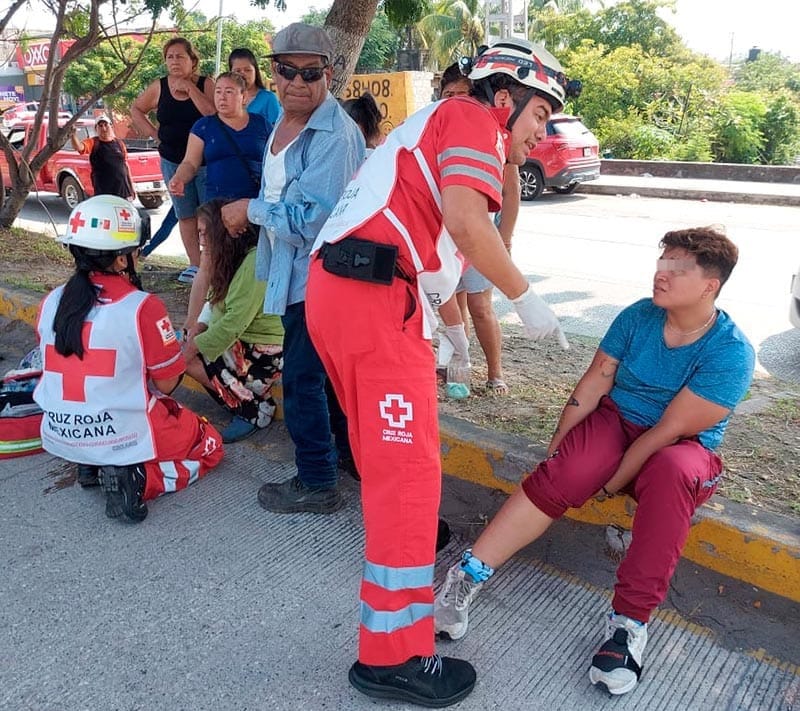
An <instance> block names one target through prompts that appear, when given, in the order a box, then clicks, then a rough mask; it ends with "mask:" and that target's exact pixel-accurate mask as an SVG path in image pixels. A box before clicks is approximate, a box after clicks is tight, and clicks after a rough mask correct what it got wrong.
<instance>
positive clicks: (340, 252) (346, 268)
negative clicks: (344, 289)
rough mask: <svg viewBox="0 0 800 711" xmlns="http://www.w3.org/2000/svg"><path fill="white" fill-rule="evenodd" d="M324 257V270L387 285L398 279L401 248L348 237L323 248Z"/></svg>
mask: <svg viewBox="0 0 800 711" xmlns="http://www.w3.org/2000/svg"><path fill="white" fill-rule="evenodd" d="M320 254H321V255H322V268H323V269H324V270H325V271H326V272H330V273H331V274H336V275H337V276H342V277H347V278H348V279H358V280H359V281H368V282H372V283H373V284H384V285H385V284H391V283H392V279H393V278H394V277H395V264H396V263H397V247H396V246H394V245H392V244H378V243H377V242H369V241H368V240H365V239H358V238H357V237H345V238H344V239H342V240H339V241H338V242H335V243H334V244H330V243H325V244H324V245H322V247H321V248H320Z"/></svg>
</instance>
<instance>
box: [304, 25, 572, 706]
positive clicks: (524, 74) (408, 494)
mask: <svg viewBox="0 0 800 711" xmlns="http://www.w3.org/2000/svg"><path fill="white" fill-rule="evenodd" d="M470 78H471V79H472V80H473V82H474V90H473V93H474V94H479V95H480V96H481V97H485V98H486V100H487V101H488V104H489V106H485V105H483V104H481V103H480V102H479V101H477V100H475V99H474V98H471V97H456V98H453V99H448V100H447V101H440V102H437V103H434V104H431V105H430V106H428V107H427V108H424V109H422V110H421V111H418V112H417V113H416V114H414V115H412V116H411V117H409V118H408V119H407V120H406V121H405V122H404V123H403V124H401V125H400V126H398V127H397V128H396V129H394V130H393V131H392V132H391V133H390V134H389V135H388V136H387V139H386V142H385V143H384V144H383V145H382V146H379V147H378V148H376V149H375V152H374V153H373V154H372V155H371V156H370V157H369V158H368V159H367V161H366V163H364V165H363V166H362V168H361V169H360V171H359V173H358V174H357V176H356V177H355V178H354V179H353V181H352V182H351V183H350V185H349V186H348V187H347V189H346V190H345V192H344V194H343V196H342V198H341V200H340V201H339V203H338V205H337V206H336V208H334V210H333V213H332V214H331V217H330V218H329V220H328V222H327V223H326V224H325V226H324V227H323V229H322V231H321V233H320V235H319V237H318V239H317V242H316V244H315V246H314V249H315V254H313V255H312V264H311V270H310V276H309V281H308V292H307V302H306V317H307V319H308V327H309V332H310V333H311V336H312V339H313V341H314V345H315V346H316V348H317V350H318V351H319V354H320V357H321V358H322V360H323V362H324V364H325V368H326V370H327V372H328V375H329V377H330V379H331V382H332V383H333V385H334V387H335V390H336V394H337V396H338V397H339V402H340V403H341V404H342V406H343V408H344V410H345V412H346V414H347V417H348V422H349V430H350V442H351V445H352V449H353V455H354V457H355V462H356V465H357V467H358V471H359V472H360V473H361V476H362V483H361V492H362V501H363V511H364V526H365V529H366V561H365V566H364V573H363V579H362V583H361V612H360V617H361V620H360V623H361V624H360V639H359V652H358V661H357V662H356V663H355V664H353V666H352V667H351V669H350V675H349V678H350V683H351V684H352V685H353V686H354V687H356V688H357V689H358V690H360V691H362V692H363V693H365V694H367V695H369V696H375V697H380V698H391V699H398V700H403V701H408V702H411V703H416V704H420V705H422V706H448V705H450V704H454V703H456V702H458V701H460V700H461V699H463V698H464V697H465V696H467V695H468V694H469V693H470V691H471V690H472V688H473V686H474V684H475V676H476V675H475V670H474V669H473V667H472V666H471V665H470V664H469V663H468V662H466V661H463V660H459V659H452V658H447V657H439V656H437V655H435V654H434V629H433V589H432V583H433V566H434V556H435V552H434V546H435V541H436V528H437V511H438V509H439V497H440V489H441V464H440V458H439V434H438V420H437V412H436V382H435V364H434V355H433V350H432V348H431V342H430V338H431V331H432V329H433V327H434V324H435V321H434V317H433V312H432V309H431V307H430V304H429V298H431V299H433V300H436V299H441V300H443V301H444V300H446V299H447V298H449V297H450V296H451V295H452V293H453V291H454V289H455V286H456V283H457V282H458V277H459V276H460V273H461V260H460V259H459V255H458V254H457V251H458V252H460V253H462V254H463V255H464V257H465V258H466V259H467V260H469V262H470V263H472V264H473V265H474V266H475V267H476V268H477V269H478V270H479V271H480V272H481V273H482V274H484V275H485V276H486V277H487V278H488V279H490V280H491V281H492V283H494V284H495V285H496V286H497V287H498V288H499V289H500V290H501V291H502V292H503V293H504V294H505V295H506V296H508V297H509V298H510V299H511V300H512V301H513V303H514V305H515V306H516V309H517V312H518V313H519V316H520V318H521V320H522V323H523V325H524V327H525V330H526V332H527V333H528V335H529V336H531V337H533V338H536V339H542V338H546V337H549V336H554V337H558V338H559V339H560V340H561V341H562V344H563V345H565V347H566V341H565V340H564V335H563V333H562V332H561V329H560V327H559V324H558V321H557V319H556V317H555V316H554V314H553V313H552V311H551V310H550V309H549V308H548V307H547V305H546V304H545V303H544V302H543V301H542V300H541V299H540V298H539V297H538V296H536V294H534V292H533V291H532V289H531V287H530V285H529V284H528V281H527V279H526V278H525V277H524V276H523V274H522V273H521V272H520V271H519V270H518V269H517V268H516V267H515V266H514V264H513V262H512V261H511V258H510V257H509V254H508V251H507V250H506V248H505V247H504V245H503V241H502V239H501V238H500V235H499V233H498V231H497V229H496V228H495V226H494V224H493V222H492V220H491V218H490V216H489V213H491V212H496V211H498V210H499V209H500V207H501V205H500V203H501V190H502V184H503V166H504V165H505V163H506V162H507V161H508V162H510V163H513V164H517V165H520V164H522V163H523V162H524V161H525V157H526V156H527V154H528V152H529V151H530V150H531V149H532V148H533V147H534V146H535V145H536V144H537V143H538V142H539V141H540V140H541V139H542V138H544V136H545V125H546V123H547V120H548V118H550V115H551V114H552V112H553V111H557V110H559V109H561V107H562V106H563V103H564V99H565V88H564V87H565V86H566V79H565V78H564V75H563V73H562V70H561V66H560V65H559V63H558V61H557V60H556V59H555V58H554V57H553V56H552V55H550V54H549V53H548V52H547V51H545V50H544V49H542V48H540V47H537V46H534V45H531V44H530V43H528V42H525V41H524V40H516V39H509V40H505V41H504V42H503V43H500V44H497V45H495V46H493V47H492V48H490V49H488V50H485V51H484V52H483V53H482V54H481V55H479V57H478V58H477V59H476V60H475V64H474V66H473V69H472V71H471V73H470ZM504 103H505V104H506V105H510V108H494V107H500V106H502V105H503V104H504ZM426 294H428V295H429V298H426V296H425V295H426Z"/></svg>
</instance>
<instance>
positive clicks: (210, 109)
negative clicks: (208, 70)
mask: <svg viewBox="0 0 800 711" xmlns="http://www.w3.org/2000/svg"><path fill="white" fill-rule="evenodd" d="M206 81H210V80H209V79H206ZM189 98H190V99H191V100H192V103H194V105H195V106H196V107H197V110H198V111H199V112H200V113H201V114H203V116H211V115H213V114H215V113H216V112H217V109H216V107H215V106H214V102H213V101H212V100H211V99H209V98H208V96H206V94H205V93H204V92H202V91H200V89H199V87H198V86H197V84H192V87H191V89H189Z"/></svg>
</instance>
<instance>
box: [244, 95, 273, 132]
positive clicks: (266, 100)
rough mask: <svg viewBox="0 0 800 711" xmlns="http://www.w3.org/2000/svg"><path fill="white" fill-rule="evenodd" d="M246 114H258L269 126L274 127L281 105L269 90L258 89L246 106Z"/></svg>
mask: <svg viewBox="0 0 800 711" xmlns="http://www.w3.org/2000/svg"><path fill="white" fill-rule="evenodd" d="M247 113H249V114H260V115H261V116H263V117H264V119H265V120H266V122H267V123H268V124H269V125H270V126H274V125H275V124H276V123H278V119H279V118H280V115H281V105H280V103H279V102H278V97H277V96H275V94H273V93H272V92H271V91H269V89H259V90H258V93H257V94H256V95H255V96H254V97H253V98H252V100H251V101H250V103H249V104H248V105H247Z"/></svg>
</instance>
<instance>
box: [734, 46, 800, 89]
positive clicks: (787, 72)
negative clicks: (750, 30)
mask: <svg viewBox="0 0 800 711" xmlns="http://www.w3.org/2000/svg"><path fill="white" fill-rule="evenodd" d="M734 80H735V82H736V87H737V88H738V89H741V90H742V91H758V92H777V91H781V90H782V89H787V90H789V91H793V92H795V93H797V97H795V98H800V64H793V63H791V62H790V61H789V60H788V59H786V58H785V57H782V56H781V55H780V54H771V53H769V52H762V53H761V54H760V55H759V57H758V59H756V60H755V61H752V62H742V63H741V64H740V65H739V67H737V69H736V72H735V73H734Z"/></svg>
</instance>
